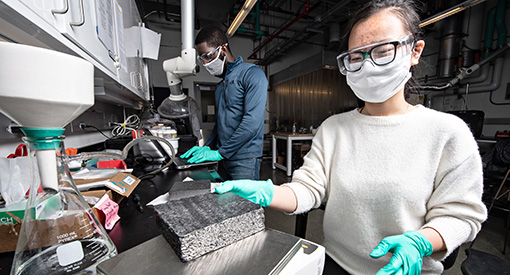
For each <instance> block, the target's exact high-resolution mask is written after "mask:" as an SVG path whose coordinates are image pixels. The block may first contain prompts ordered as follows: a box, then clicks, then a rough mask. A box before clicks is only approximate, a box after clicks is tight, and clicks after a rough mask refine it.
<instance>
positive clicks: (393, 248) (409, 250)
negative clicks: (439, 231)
mask: <svg viewBox="0 0 510 275" xmlns="http://www.w3.org/2000/svg"><path fill="white" fill-rule="evenodd" d="M432 251H433V248H432V244H431V243H430V242H429V240H428V239H427V238H426V237H425V236H424V235H423V234H422V233H420V232H418V231H407V232H405V233H404V234H402V235H395V236H389V237H386V238H384V239H383V240H382V241H381V242H380V243H379V244H378V245H377V247H376V248H374V250H372V252H370V257H372V258H375V259H377V258H380V257H382V256H384V255H386V253H388V252H391V253H393V257H391V260H390V262H389V263H388V264H387V265H386V266H384V267H383V268H381V269H380V270H379V271H378V272H377V273H376V275H385V274H404V275H405V274H413V275H414V274H417V275H419V274H421V266H422V262H423V257H427V256H430V255H431V254H432Z"/></svg>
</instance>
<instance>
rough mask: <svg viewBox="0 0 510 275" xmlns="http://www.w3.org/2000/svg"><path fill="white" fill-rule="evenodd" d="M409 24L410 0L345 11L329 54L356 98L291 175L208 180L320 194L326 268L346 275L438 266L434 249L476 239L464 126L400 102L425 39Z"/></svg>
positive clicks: (290, 208)
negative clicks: (342, 30)
mask: <svg viewBox="0 0 510 275" xmlns="http://www.w3.org/2000/svg"><path fill="white" fill-rule="evenodd" d="M418 23H419V16H418V15H417V13H416V12H415V10H414V9H413V6H412V2H411V1H403V0H400V1H398V0H394V1H390V0H386V1H384V0H381V1H370V2H369V3H368V4H366V6H364V7H363V8H362V9H360V10H359V11H358V12H357V13H356V14H355V15H354V16H353V17H352V24H351V25H350V26H351V27H350V31H349V33H348V34H349V36H348V37H349V40H348V48H349V51H347V52H345V53H342V54H341V55H339V56H338V58H337V59H338V62H339V67H340V71H341V72H342V73H343V74H345V75H346V76H347V83H348V84H349V86H350V87H351V88H352V90H353V91H354V93H355V94H356V95H357V96H358V97H359V98H360V99H361V100H363V101H365V106H364V107H363V108H359V109H356V110H352V111H350V112H347V113H342V114H339V115H335V116H332V117H330V118H328V119H327V120H325V121H324V122H323V123H322V125H321V127H320V129H319V131H318V133H317V135H316V136H315V138H314V140H313V144H312V149H311V151H310V152H309V153H308V154H307V155H306V157H305V160H304V164H303V166H302V167H301V168H300V169H299V170H296V171H295V172H294V175H293V178H292V181H291V182H290V183H288V184H285V185H281V186H274V185H273V184H272V182H271V181H270V180H268V181H265V182H264V181H243V180H240V181H227V182H225V183H224V184H223V185H220V186H218V187H217V188H216V191H217V192H218V193H223V192H227V191H232V192H234V193H236V194H238V195H240V196H242V197H245V198H247V199H249V200H251V201H253V202H255V203H258V204H260V205H262V206H269V207H272V208H275V209H279V210H282V211H284V212H288V213H294V214H297V213H302V212H306V211H308V210H310V209H312V208H317V207H319V206H320V205H321V204H323V203H324V204H326V209H325V212H324V243H323V245H324V246H325V248H326V252H327V256H328V257H327V260H326V265H325V274H327V273H328V272H331V271H330V270H331V268H332V267H333V268H334V265H335V264H338V265H339V266H340V268H342V269H344V270H345V271H347V272H348V273H351V274H374V273H376V272H377V274H420V272H421V273H423V274H441V273H442V271H443V267H442V265H441V263H440V260H442V259H444V258H445V257H446V256H447V255H448V254H449V253H450V252H451V251H453V250H455V249H456V248H457V247H458V246H460V245H461V244H462V243H464V242H466V241H471V240H473V239H474V238H475V236H476V234H477V233H478V231H479V230H480V227H481V223H482V222H483V221H484V220H485V219H486V215H487V213H486V208H485V206H484V204H483V203H482V201H481V195H482V189H483V188H482V166H481V159H480V156H479V154H478V148H477V144H476V142H475V140H474V138H473V136H472V134H471V132H470V130H469V128H468V127H467V126H466V124H465V123H464V122H463V121H462V120H460V119H458V118H457V117H455V116H452V115H449V114H445V113H440V112H437V111H434V110H431V109H428V108H425V107H423V106H421V105H418V106H412V105H410V104H408V103H407V102H406V101H405V98H404V90H405V84H406V83H407V82H408V80H409V79H410V77H411V73H410V68H411V67H412V66H414V65H416V64H418V61H419V58H420V55H421V53H422V51H423V48H424V46H425V43H424V41H423V40H419V39H418V37H419V29H418ZM388 252H390V253H388ZM345 271H344V272H345ZM334 272H335V273H336V274H338V272H337V271H334Z"/></svg>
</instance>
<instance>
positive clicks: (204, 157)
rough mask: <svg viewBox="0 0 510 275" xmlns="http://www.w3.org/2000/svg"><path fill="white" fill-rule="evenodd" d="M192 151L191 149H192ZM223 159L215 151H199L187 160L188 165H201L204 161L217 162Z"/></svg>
mask: <svg viewBox="0 0 510 275" xmlns="http://www.w3.org/2000/svg"><path fill="white" fill-rule="evenodd" d="M207 148H209V147H207ZM192 149H193V148H192ZM222 159H223V157H222V156H221V154H220V153H219V152H218V151H217V150H201V151H198V152H195V153H193V157H191V158H190V159H188V162H189V163H201V162H204V161H219V160H222Z"/></svg>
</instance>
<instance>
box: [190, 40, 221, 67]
mask: <svg viewBox="0 0 510 275" xmlns="http://www.w3.org/2000/svg"><path fill="white" fill-rule="evenodd" d="M223 45H225V46H226V45H228V43H225V44H223ZM223 45H219V46H218V47H216V49H214V50H212V51H210V52H208V53H204V54H202V55H199V56H197V59H198V61H201V62H202V64H205V63H209V62H211V60H213V59H214V58H213V56H214V54H215V53H216V52H217V51H218V50H219V49H221V47H222V46H223Z"/></svg>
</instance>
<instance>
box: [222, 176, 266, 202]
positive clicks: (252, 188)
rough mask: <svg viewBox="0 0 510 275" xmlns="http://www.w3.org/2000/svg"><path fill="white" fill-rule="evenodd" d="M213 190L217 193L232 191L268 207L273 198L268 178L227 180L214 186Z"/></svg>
mask: <svg viewBox="0 0 510 275" xmlns="http://www.w3.org/2000/svg"><path fill="white" fill-rule="evenodd" d="M215 192H216V193H218V194H223V193H226V192H232V193H234V194H236V195H238V196H240V197H243V198H245V199H247V200H249V201H251V202H253V203H256V204H258V205H260V206H262V207H268V206H269V205H270V204H271V201H272V200H273V194H274V185H273V182H272V181H271V180H270V179H268V180H266V181H263V180H228V181H225V182H223V183H222V184H220V185H218V186H216V188H215Z"/></svg>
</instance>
